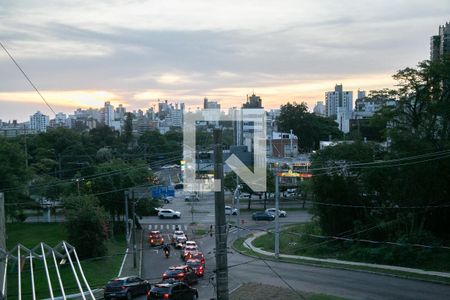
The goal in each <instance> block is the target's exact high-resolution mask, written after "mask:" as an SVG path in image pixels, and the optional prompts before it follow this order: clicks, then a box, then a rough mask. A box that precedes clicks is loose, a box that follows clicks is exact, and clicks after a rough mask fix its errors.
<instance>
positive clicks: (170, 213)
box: [158, 208, 181, 219]
mask: <svg viewBox="0 0 450 300" xmlns="http://www.w3.org/2000/svg"><path fill="white" fill-rule="evenodd" d="M158 217H159V218H160V219H164V218H172V219H177V218H180V217H181V213H180V212H179V211H176V210H173V209H165V208H164V209H160V210H159V211H158Z"/></svg>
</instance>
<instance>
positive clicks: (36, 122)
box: [30, 111, 50, 132]
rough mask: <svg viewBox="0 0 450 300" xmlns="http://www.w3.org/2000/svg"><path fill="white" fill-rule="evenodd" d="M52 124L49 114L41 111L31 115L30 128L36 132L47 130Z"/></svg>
mask: <svg viewBox="0 0 450 300" xmlns="http://www.w3.org/2000/svg"><path fill="white" fill-rule="evenodd" d="M49 125H50V120H49V117H48V116H47V115H44V114H43V113H41V112H40V111H38V112H36V113H35V114H34V115H32V116H30V128H31V129H32V130H35V131H36V132H47V127H48V126H49Z"/></svg>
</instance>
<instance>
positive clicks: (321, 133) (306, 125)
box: [277, 102, 341, 152]
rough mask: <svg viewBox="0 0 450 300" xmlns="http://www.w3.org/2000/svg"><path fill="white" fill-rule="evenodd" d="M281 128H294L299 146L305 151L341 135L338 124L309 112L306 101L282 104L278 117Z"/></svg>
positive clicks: (284, 129)
mask: <svg viewBox="0 0 450 300" xmlns="http://www.w3.org/2000/svg"><path fill="white" fill-rule="evenodd" d="M277 122H278V126H279V129H280V130H281V131H283V132H290V130H293V132H294V133H295V135H297V137H298V146H299V148H300V149H302V150H304V151H308V152H309V151H311V150H314V149H318V148H319V145H320V143H319V142H320V141H321V140H328V139H329V137H330V136H331V137H332V138H336V137H338V136H340V135H341V133H340V131H339V129H338V124H337V123H336V122H335V121H333V120H331V119H329V118H323V117H319V116H316V115H315V114H312V113H310V112H308V106H307V105H306V103H301V104H297V103H296V102H294V103H293V104H291V103H289V102H288V103H287V104H286V105H282V106H281V112H280V116H279V117H278V119H277Z"/></svg>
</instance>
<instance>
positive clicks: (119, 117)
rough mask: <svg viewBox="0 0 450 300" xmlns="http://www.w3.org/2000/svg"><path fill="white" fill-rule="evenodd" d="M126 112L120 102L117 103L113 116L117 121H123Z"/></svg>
mask: <svg viewBox="0 0 450 300" xmlns="http://www.w3.org/2000/svg"><path fill="white" fill-rule="evenodd" d="M126 113H127V110H126V108H125V107H123V106H122V104H119V106H118V107H116V111H115V114H114V117H115V119H116V120H118V121H124V120H125V114H126Z"/></svg>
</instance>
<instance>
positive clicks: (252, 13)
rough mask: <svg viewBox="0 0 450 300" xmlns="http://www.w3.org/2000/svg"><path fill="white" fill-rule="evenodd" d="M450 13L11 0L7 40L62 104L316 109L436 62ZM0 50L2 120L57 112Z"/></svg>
mask: <svg viewBox="0 0 450 300" xmlns="http://www.w3.org/2000/svg"><path fill="white" fill-rule="evenodd" d="M200 8H201V9H200ZM449 11H450V4H449V3H448V1H433V3H423V2H421V1H396V2H395V3H393V2H392V1H390V2H388V1H380V3H369V2H368V1H361V3H353V2H350V1H343V2H342V1H341V2H340V3H335V2H333V1H318V3H308V2H306V1H284V2H282V3H280V2H278V1H268V2H267V3H265V5H264V6H261V5H259V6H258V5H257V3H256V2H254V1H247V2H246V3H241V4H239V5H237V4H236V3H234V2H233V1H227V2H223V1H211V2H209V3H203V2H202V3H200V2H197V1H192V2H191V1H190V2H189V3H182V2H179V1H165V2H164V3H163V4H161V3H155V2H141V1H127V2H123V1H115V2H112V3H110V2H104V1H95V3H91V1H77V2H76V3H75V4H72V3H71V1H66V2H62V1H58V2H55V1H46V2H45V3H40V2H32V1H25V2H17V1H6V2H5V3H4V4H3V5H2V8H0V16H1V17H2V20H3V22H2V24H1V25H0V28H1V29H2V30H1V31H0V40H1V41H2V42H3V43H4V45H5V47H7V49H8V50H10V51H11V53H12V55H13V56H14V57H15V58H16V59H17V61H18V62H19V64H21V66H22V67H23V68H24V69H25V71H26V72H27V73H28V74H29V76H30V77H31V79H32V80H33V82H34V83H35V84H36V85H37V87H38V88H39V89H40V91H41V92H42V94H43V95H44V97H45V98H46V99H47V100H48V101H49V102H50V104H51V105H52V106H53V107H54V108H55V111H57V112H58V111H62V112H65V113H70V112H72V111H73V110H74V109H75V108H77V107H82V108H87V107H100V106H102V105H103V103H104V102H105V101H111V103H112V104H114V105H117V104H119V103H123V104H124V105H125V106H127V108H128V109H130V110H136V109H139V108H148V107H152V106H153V105H157V99H161V100H166V99H168V100H169V101H171V102H174V101H178V102H184V103H185V104H186V107H188V108H191V109H192V108H193V109H195V108H196V107H201V106H202V101H203V98H204V97H208V98H209V99H211V100H217V101H219V102H220V103H221V105H222V107H223V108H228V107H232V106H240V105H241V104H242V103H244V102H245V98H246V95H247V94H249V95H250V94H252V92H253V91H254V92H255V94H257V95H259V96H261V98H262V99H263V101H264V106H265V107H266V108H279V106H280V105H281V104H284V103H286V102H288V101H290V102H293V101H297V102H303V101H304V102H307V103H308V105H309V108H310V109H311V110H312V109H313V107H314V104H315V103H316V101H323V100H324V98H325V92H327V91H330V90H332V88H333V87H334V86H335V84H343V85H344V86H345V87H346V89H347V90H350V91H353V92H354V94H356V91H357V89H363V90H366V91H370V90H372V89H380V88H384V87H388V88H391V87H393V80H392V78H391V76H392V75H393V74H394V73H395V72H396V71H397V70H398V69H401V68H405V67H414V66H415V65H416V63H417V62H419V61H421V60H425V59H428V58H429V52H430V46H429V43H428V41H429V39H430V36H432V35H435V34H436V33H437V32H436V31H437V27H438V26H439V25H440V24H444V23H445V22H446V21H448V19H447V18H448V12H449ZM99 12H101V13H99ZM117 16H122V17H121V18H118V17H117ZM2 53H3V54H2V55H0V76H1V78H2V81H1V82H0V107H1V110H0V119H2V120H4V121H8V120H13V119H17V120H19V121H24V120H26V119H27V118H28V116H29V115H31V114H33V113H34V112H36V111H38V110H40V111H42V112H43V113H44V114H48V115H50V116H51V117H53V116H52V114H51V113H50V111H49V110H48V108H47V107H46V106H45V104H44V103H43V102H42V100H41V99H40V98H39V96H38V95H37V94H36V93H35V92H34V91H33V90H32V88H31V87H30V86H29V84H28V83H27V82H26V81H25V79H24V78H23V77H22V75H21V74H20V72H19V71H18V70H17V68H16V67H15V66H14V65H13V64H12V62H11V61H10V60H9V58H8V57H7V55H6V54H5V53H4V52H2Z"/></svg>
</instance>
